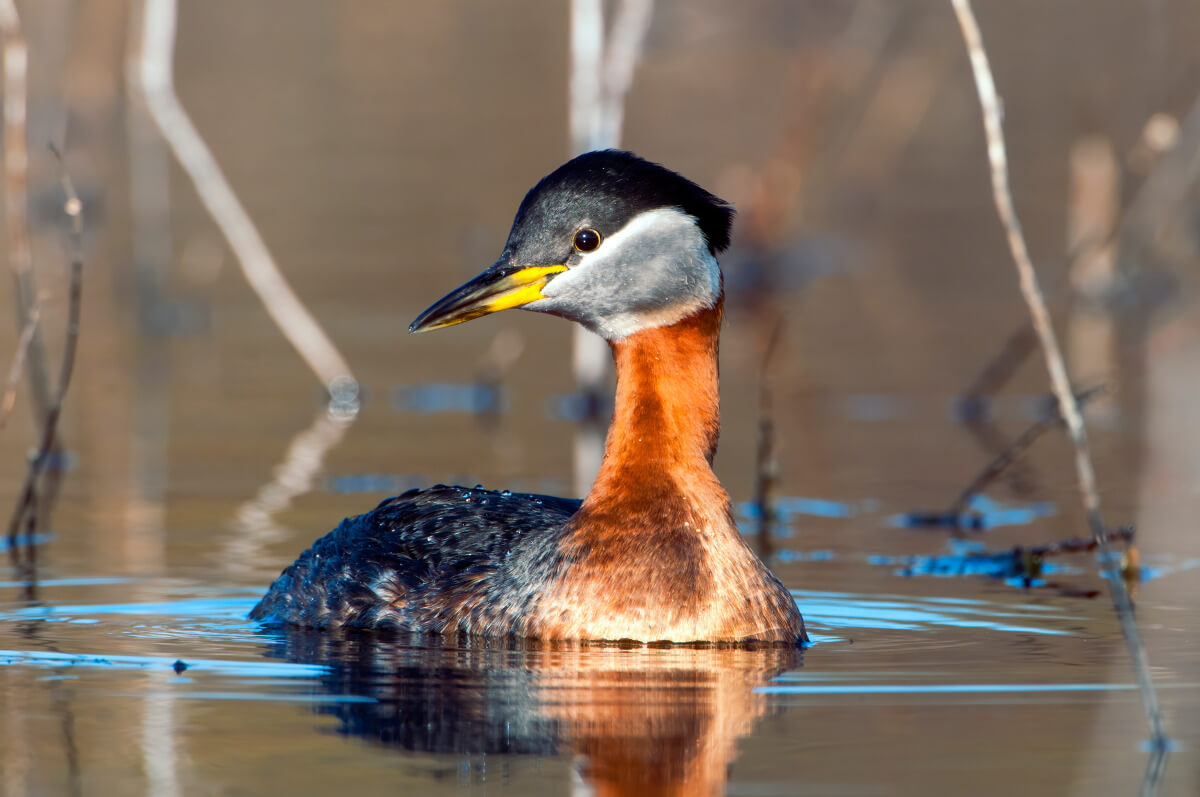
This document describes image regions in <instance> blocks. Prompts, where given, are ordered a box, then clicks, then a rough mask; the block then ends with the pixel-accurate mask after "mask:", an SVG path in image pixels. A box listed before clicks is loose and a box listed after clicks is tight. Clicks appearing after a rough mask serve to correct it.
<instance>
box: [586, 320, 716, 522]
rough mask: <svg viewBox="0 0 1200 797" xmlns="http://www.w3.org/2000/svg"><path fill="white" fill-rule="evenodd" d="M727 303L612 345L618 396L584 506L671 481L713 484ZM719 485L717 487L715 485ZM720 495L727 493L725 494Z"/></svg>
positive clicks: (635, 334)
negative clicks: (720, 349)
mask: <svg viewBox="0 0 1200 797" xmlns="http://www.w3.org/2000/svg"><path fill="white" fill-rule="evenodd" d="M722 315H723V310H722V301H721V300H718V302H717V304H716V305H715V306H714V307H711V308H709V309H706V310H701V311H700V312H698V313H696V314H695V315H692V316H689V317H687V318H685V319H683V320H682V321H679V322H677V323H675V324H672V325H670V326H665V327H657V328H654V329H646V330H642V331H640V332H635V333H634V334H632V335H630V336H629V337H627V338H625V339H624V340H621V341H618V342H615V343H612V344H611V346H612V351H613V359H614V361H615V362H616V366H617V395H616V404H615V406H614V409H613V419H612V425H611V426H610V427H609V431H608V441H607V444H606V446H605V452H604V462H603V464H602V465H601V467H600V474H599V475H598V476H597V477H596V482H595V484H594V485H593V486H592V492H591V493H590V494H589V495H588V498H587V501H586V502H585V505H586V504H595V503H598V502H599V501H601V500H603V499H604V498H606V497H607V498H613V497H616V496H622V497H628V498H632V497H633V496H631V495H629V494H630V493H631V492H633V493H637V492H639V491H641V490H651V491H654V492H658V491H659V490H661V489H663V488H664V487H666V486H667V484H668V483H672V482H673V483H676V484H681V483H682V484H686V483H691V484H693V485H694V486H699V485H698V484H696V482H697V481H699V482H701V483H710V482H711V483H712V484H716V481H715V478H714V477H713V476H712V469H711V465H712V460H713V456H714V455H715V454H716V451H717V436H718V434H719V433H720V426H721V421H720V407H719V401H720V400H719V397H718V392H717V341H718V338H719V336H720V330H721V318H722ZM716 486H717V488H718V489H719V485H716ZM722 495H723V493H722Z"/></svg>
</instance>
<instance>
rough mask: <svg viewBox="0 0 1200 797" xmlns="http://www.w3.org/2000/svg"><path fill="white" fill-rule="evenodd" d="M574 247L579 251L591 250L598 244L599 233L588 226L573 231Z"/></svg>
mask: <svg viewBox="0 0 1200 797" xmlns="http://www.w3.org/2000/svg"><path fill="white" fill-rule="evenodd" d="M574 244H575V249H576V250H577V251H580V252H591V251H592V250H594V249H595V248H596V247H597V246H599V245H600V233H598V232H596V231H595V230H593V229H592V228H590V227H588V228H585V229H582V230H580V231H579V232H577V233H575V241H574Z"/></svg>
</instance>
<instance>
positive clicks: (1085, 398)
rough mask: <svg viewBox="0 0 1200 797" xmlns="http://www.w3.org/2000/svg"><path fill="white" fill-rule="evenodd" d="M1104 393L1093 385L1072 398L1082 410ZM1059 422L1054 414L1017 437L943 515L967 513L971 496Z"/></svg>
mask: <svg viewBox="0 0 1200 797" xmlns="http://www.w3.org/2000/svg"><path fill="white" fill-rule="evenodd" d="M1107 391H1108V385H1107V384H1100V385H1096V386H1095V387H1091V388H1088V389H1087V390H1083V391H1080V392H1079V393H1077V394H1076V395H1075V400H1076V401H1078V402H1079V405H1080V406H1083V405H1084V404H1086V403H1087V402H1089V401H1091V400H1092V399H1094V398H1095V397H1096V396H1099V395H1101V394H1102V393H1105V392H1107ZM1062 422H1063V416H1062V413H1061V412H1058V411H1056V412H1055V413H1054V414H1053V415H1051V416H1050V417H1048V418H1043V419H1042V420H1040V421H1038V422H1037V423H1035V424H1033V425H1032V426H1030V427H1029V428H1028V429H1026V430H1025V431H1024V432H1022V433H1021V436H1020V437H1018V438H1017V439H1016V440H1014V441H1013V442H1012V444H1011V445H1010V446H1009V447H1008V448H1006V449H1004V450H1003V451H1001V452H1000V453H999V454H998V455H997V456H996V457H995V458H994V459H993V460H992V461H991V462H989V463H988V464H987V466H986V467H984V469H983V470H981V471H980V472H979V474H978V475H977V476H976V477H975V478H974V479H972V480H971V483H970V484H968V485H967V486H966V487H965V488H964V489H963V491H962V492H961V493H959V496H958V498H956V499H955V500H954V503H953V504H951V505H950V508H949V509H948V510H946V515H947V516H950V517H955V516H958V515H961V514H962V513H963V511H964V510H966V508H967V505H968V504H969V503H970V502H971V496H973V495H977V494H979V493H981V492H983V491H984V489H985V488H986V487H987V486H988V485H989V484H991V483H992V482H993V481H995V480H996V479H997V478H998V477H999V476H1000V475H1001V474H1002V473H1004V471H1006V470H1007V469H1008V468H1009V466H1010V465H1012V463H1013V462H1015V461H1016V460H1017V458H1018V457H1020V456H1021V455H1022V454H1024V453H1025V452H1026V451H1028V450H1029V447H1030V446H1032V445H1033V444H1034V442H1036V441H1037V439H1038V438H1039V437H1041V436H1042V435H1043V434H1045V432H1046V431H1048V430H1049V429H1050V428H1051V427H1053V426H1057V425H1058V424H1060V423H1062Z"/></svg>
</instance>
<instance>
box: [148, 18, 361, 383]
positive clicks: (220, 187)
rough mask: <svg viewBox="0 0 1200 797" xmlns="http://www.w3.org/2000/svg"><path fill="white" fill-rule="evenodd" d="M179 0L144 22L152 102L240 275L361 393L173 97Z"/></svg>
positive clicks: (310, 359)
mask: <svg viewBox="0 0 1200 797" xmlns="http://www.w3.org/2000/svg"><path fill="white" fill-rule="evenodd" d="M176 10H177V9H176V2H175V0H146V6H145V12H144V18H143V22H142V58H141V69H140V76H141V88H142V91H143V92H144V94H145V100H146V107H147V109H148V110H149V112H150V116H151V117H152V118H153V119H154V122H155V124H157V125H158V128H159V130H160V131H161V132H162V135H163V138H165V139H166V141H167V144H168V145H169V146H170V147H171V151H172V152H173V153H174V154H175V157H176V158H178V160H179V164H180V166H182V167H183V170H184V171H185V172H187V174H188V176H189V177H190V178H191V179H192V183H193V185H194V186H195V187H196V193H197V195H198V196H199V197H200V201H201V202H202V203H203V204H204V207H205V208H206V209H207V210H208V212H209V214H211V215H212V217H213V221H215V222H216V224H217V227H218V228H219V229H220V230H221V233H222V235H224V236H225V239H226V240H227V241H228V242H229V246H230V248H232V249H233V251H234V254H236V255H237V259H238V263H239V264H240V265H241V267H242V273H243V274H244V275H245V276H246V280H247V281H248V282H249V283H250V287H251V288H253V289H254V292H255V293H257V294H258V298H259V299H260V300H262V303H263V307H265V308H266V311H267V314H268V315H270V316H271V318H272V319H273V320H274V321H275V323H276V325H278V327H279V329H280V331H281V332H282V333H283V335H284V337H286V338H287V339H288V342H289V343H291V344H292V346H293V347H294V348H295V349H296V351H297V352H298V353H299V354H300V356H301V357H302V358H303V359H304V361H305V362H306V363H307V364H308V366H309V368H311V369H312V370H313V373H315V374H316V375H317V377H318V378H319V379H320V380H321V381H322V382H323V383H324V385H325V387H326V389H328V390H329V392H330V394H331V395H333V396H334V397H335V399H336V398H337V396H339V395H341V396H344V395H346V394H347V393H350V392H353V393H355V394H357V385H358V383H357V381H356V380H355V379H354V375H353V374H352V373H351V372H350V366H349V365H347V363H346V361H345V359H343V357H342V355H341V353H340V352H339V351H338V350H337V347H336V346H334V344H333V341H331V340H330V339H329V337H328V336H327V335H326V334H325V332H324V330H322V329H321V326H320V324H318V323H317V321H316V319H314V318H313V316H312V314H311V313H309V311H308V309H307V308H306V307H305V306H304V304H303V303H302V302H301V301H300V299H299V298H298V297H297V296H296V294H295V292H294V291H293V290H292V288H291V286H290V285H289V284H288V281H287V279H286V278H285V277H284V276H283V273H282V272H281V271H280V270H279V266H278V264H276V262H275V258H274V257H272V255H271V252H270V250H269V249H268V248H267V245H266V243H265V242H264V241H263V239H262V236H261V235H259V232H258V229H257V228H256V227H255V226H254V222H253V221H251V219H250V215H249V214H248V213H247V212H246V210H245V208H243V207H242V203H241V202H240V201H239V200H238V197H237V194H236V193H234V191H233V188H232V187H231V186H230V185H229V181H228V180H226V179H225V175H224V174H223V173H222V172H221V167H220V166H219V165H218V164H217V161H216V158H214V157H213V154H212V152H210V151H209V149H208V145H207V144H205V143H204V138H203V137H202V136H201V135H200V133H199V131H198V130H197V129H196V126H195V125H194V124H193V123H192V120H191V117H189V116H188V114H187V111H186V110H184V107H183V104H182V103H180V101H179V97H178V96H177V95H176V94H175V85H174V72H173V67H172V59H173V57H174V47H175V24H176Z"/></svg>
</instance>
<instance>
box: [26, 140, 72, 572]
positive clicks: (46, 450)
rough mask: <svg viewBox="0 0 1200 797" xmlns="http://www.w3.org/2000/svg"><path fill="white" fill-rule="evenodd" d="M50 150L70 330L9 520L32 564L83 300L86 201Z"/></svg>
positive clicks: (68, 328)
mask: <svg viewBox="0 0 1200 797" xmlns="http://www.w3.org/2000/svg"><path fill="white" fill-rule="evenodd" d="M50 151H51V152H52V153H53V154H54V157H55V159H56V160H57V161H58V165H59V180H60V182H61V183H62V187H63V193H64V194H65V195H66V197H67V199H66V202H65V203H64V204H63V210H64V211H65V212H66V214H67V216H68V217H69V218H70V219H71V231H70V236H69V237H70V250H71V282H70V288H69V294H68V296H69V298H68V303H67V332H66V336H65V338H64V340H63V357H62V364H61V366H60V368H59V376H58V389H57V390H56V391H55V394H54V397H53V399H52V400H51V403H50V405H49V406H48V407H47V408H46V419H45V421H44V422H43V424H42V434H41V441H40V443H39V444H38V449H37V453H36V454H35V455H34V457H33V459H32V460H31V461H30V463H29V467H28V468H27V469H26V471H25V482H24V484H23V485H22V487H21V491H20V494H19V497H18V499H17V504H16V506H15V507H14V508H13V514H12V517H11V518H10V519H9V522H8V543H9V546H10V551H11V552H13V553H12V555H13V556H14V558H15V557H16V556H17V554H16V550H17V537H18V535H19V533H20V529H21V523H22V521H24V523H25V527H26V534H27V537H26V543H27V547H28V549H29V559H28V562H27V564H28V565H29V566H32V564H33V562H34V557H35V555H36V554H35V551H34V547H33V539H32V538H33V533H34V532H35V531H36V530H37V520H38V480H39V479H40V478H41V476H42V474H43V473H44V472H45V470H46V466H47V464H48V463H49V461H50V454H51V452H53V451H54V447H55V440H56V438H57V434H58V420H59V417H60V416H61V415H62V406H63V399H65V398H66V395H67V388H68V387H70V385H71V374H72V373H73V372H74V370H75V351H76V348H77V346H78V342H79V313H80V306H81V305H82V304H83V203H82V202H81V201H80V200H79V194H78V193H76V191H75V185H74V184H73V183H72V182H71V177H70V175H69V174H67V170H66V167H65V166H64V164H63V160H62V155H61V154H60V153H59V151H58V150H57V149H56V148H55V147H54V146H53V145H51V146H50Z"/></svg>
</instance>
